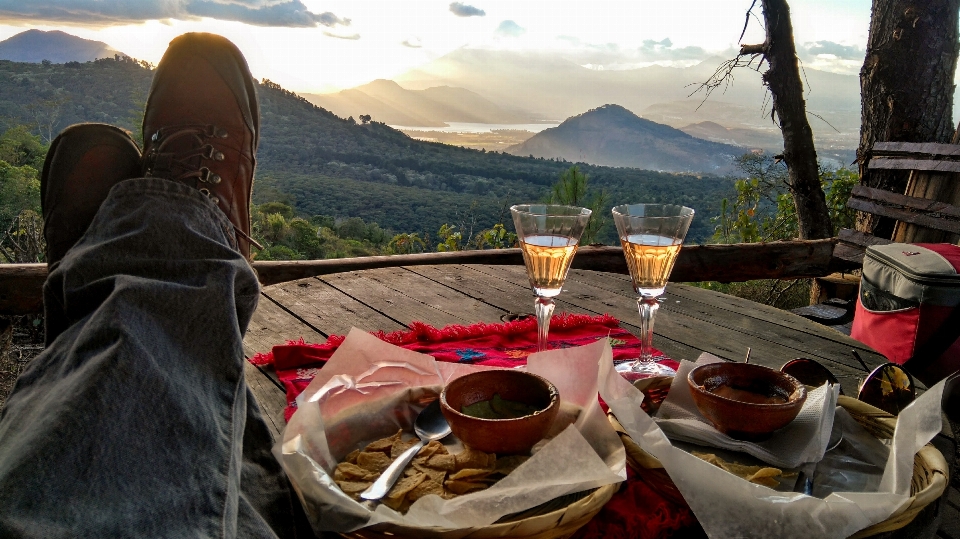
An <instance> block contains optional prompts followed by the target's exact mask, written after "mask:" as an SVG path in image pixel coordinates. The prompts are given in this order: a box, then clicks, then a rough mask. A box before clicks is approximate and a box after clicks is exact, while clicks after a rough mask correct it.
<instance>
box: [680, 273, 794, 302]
mask: <svg viewBox="0 0 960 539" xmlns="http://www.w3.org/2000/svg"><path fill="white" fill-rule="evenodd" d="M687 284H692V285H695V286H699V287H700V288H706V289H707V290H713V291H716V292H722V293H724V294H730V295H731V296H737V297H738V298H744V299H749V300H751V301H755V302H757V303H762V304H764V305H771V306H773V307H777V308H778V309H796V308H798V307H805V306H807V305H809V304H810V279H795V280H789V281H787V280H779V279H762V280H757V281H745V282H741V283H718V282H714V281H707V282H700V283H687Z"/></svg>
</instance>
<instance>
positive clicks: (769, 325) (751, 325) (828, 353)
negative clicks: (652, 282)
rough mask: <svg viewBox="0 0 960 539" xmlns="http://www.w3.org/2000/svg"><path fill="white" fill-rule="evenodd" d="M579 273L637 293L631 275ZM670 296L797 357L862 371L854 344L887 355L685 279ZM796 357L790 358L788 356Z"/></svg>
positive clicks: (868, 353)
mask: <svg viewBox="0 0 960 539" xmlns="http://www.w3.org/2000/svg"><path fill="white" fill-rule="evenodd" d="M574 279H582V280H584V281H585V282H589V283H591V284H594V285H596V286H597V287H599V288H604V289H607V290H609V291H613V292H616V293H618V294H632V291H633V288H632V285H631V283H630V280H629V278H627V277H625V276H619V275H613V274H598V273H595V272H578V273H577V274H576V275H575V276H574ZM664 297H665V298H666V301H665V302H664V304H663V305H662V306H661V311H677V312H685V313H687V314H689V315H691V316H694V317H697V318H701V319H703V320H705V321H708V322H709V323H711V324H713V325H716V326H717V327H720V328H726V329H730V330H737V331H742V332H746V333H749V334H753V335H756V336H757V338H760V339H765V340H771V341H774V342H778V343H780V344H783V345H784V346H787V347H789V348H792V349H794V350H795V351H796V354H797V355H795V356H793V357H799V356H816V357H817V358H822V359H826V360H829V361H831V362H833V363H836V364H837V365H838V367H839V368H841V369H843V368H846V369H850V370H852V372H859V371H861V370H862V367H861V366H860V364H859V363H858V362H857V361H856V359H854V357H853V355H852V354H851V353H850V350H851V349H854V348H855V349H857V350H858V352H859V353H860V354H861V357H863V358H864V360H865V361H867V362H868V364H870V363H871V362H874V363H876V364H878V365H879V364H880V363H882V362H884V361H885V360H884V359H883V357H882V356H880V355H879V354H877V353H876V352H874V351H873V350H872V349H871V348H870V347H868V346H866V345H865V344H863V343H861V342H859V341H856V340H853V339H851V338H850V337H848V336H846V335H843V334H842V333H840V332H838V331H836V330H835V329H832V328H829V327H827V326H823V325H821V324H817V323H815V322H812V321H810V320H807V319H805V318H803V317H800V316H796V315H793V314H792V313H789V312H786V311H783V310H781V309H777V308H776V307H770V306H768V305H762V304H759V303H756V302H752V301H750V300H745V299H742V298H738V297H735V296H730V295H727V294H721V293H719V292H714V291H711V290H704V289H702V288H697V287H694V286H688V285H682V284H670V285H668V286H667V292H666V294H665V295H664ZM678 301H679V303H678ZM793 357H788V358H784V360H783V361H784V362H785V361H787V360H789V359H793ZM846 369H845V370H846Z"/></svg>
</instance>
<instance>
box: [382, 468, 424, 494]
mask: <svg viewBox="0 0 960 539" xmlns="http://www.w3.org/2000/svg"><path fill="white" fill-rule="evenodd" d="M426 478H427V474H424V473H418V474H416V475H410V476H407V477H401V478H400V479H399V480H398V481H397V482H396V483H394V484H393V487H391V488H390V492H387V496H386V497H387V498H402V497H404V496H406V495H407V493H408V492H410V491H411V490H413V489H414V488H415V487H416V486H417V485H419V484H420V483H423V480H424V479H426Z"/></svg>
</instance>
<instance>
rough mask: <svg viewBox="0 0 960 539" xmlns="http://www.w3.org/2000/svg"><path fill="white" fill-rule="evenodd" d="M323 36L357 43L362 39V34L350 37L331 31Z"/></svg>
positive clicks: (327, 31) (326, 31)
mask: <svg viewBox="0 0 960 539" xmlns="http://www.w3.org/2000/svg"><path fill="white" fill-rule="evenodd" d="M323 35H325V36H327V37H335V38H337V39H349V40H351V41H356V40H358V39H360V34H350V35H343V34H335V33H333V32H331V31H329V30H324V31H323Z"/></svg>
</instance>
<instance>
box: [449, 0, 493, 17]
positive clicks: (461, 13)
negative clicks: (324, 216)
mask: <svg viewBox="0 0 960 539" xmlns="http://www.w3.org/2000/svg"><path fill="white" fill-rule="evenodd" d="M450 12H451V13H453V14H454V15H456V16H457V17H483V16H485V15H486V14H487V12H486V11H484V10H482V9H480V8H475V7H473V6H468V5H466V4H464V3H463V2H452V3H451V4H450Z"/></svg>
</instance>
